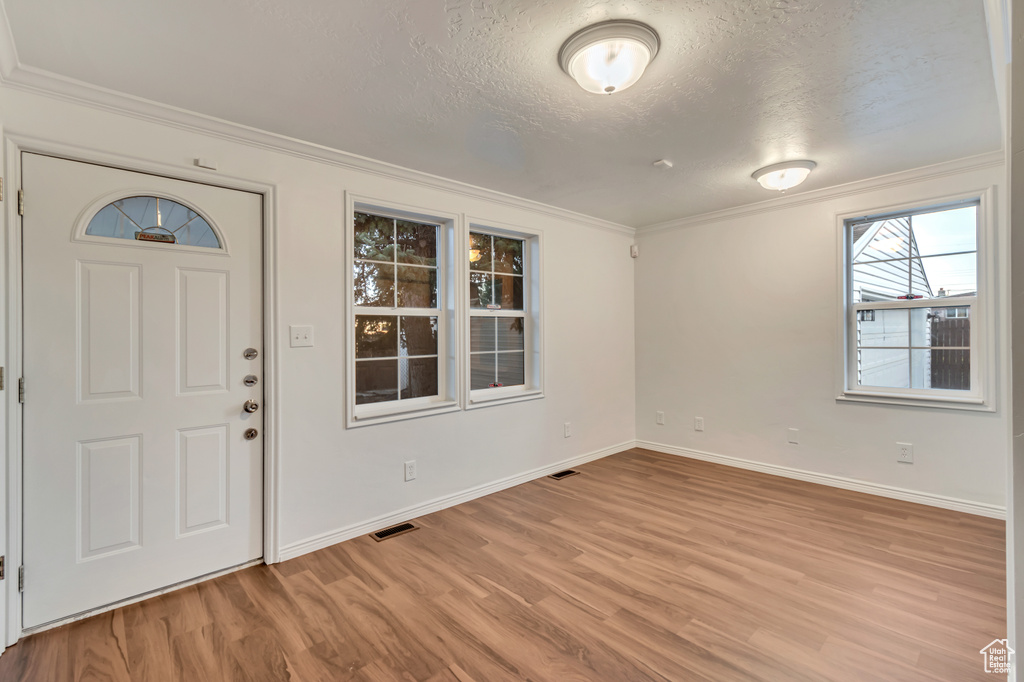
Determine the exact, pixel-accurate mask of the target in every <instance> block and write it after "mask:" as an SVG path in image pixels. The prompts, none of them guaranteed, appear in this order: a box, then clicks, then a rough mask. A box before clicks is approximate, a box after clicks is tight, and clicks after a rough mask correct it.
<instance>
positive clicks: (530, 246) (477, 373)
mask: <svg viewBox="0 0 1024 682" xmlns="http://www.w3.org/2000/svg"><path fill="white" fill-rule="evenodd" d="M539 253H540V247H539V235H537V234H530V233H525V232H519V231H507V230H503V229H496V228H492V227H484V226H480V225H471V226H470V232H469V253H468V258H467V260H468V262H469V268H468V273H467V280H468V291H469V297H468V300H469V316H468V317H469V358H468V360H469V362H468V365H469V367H468V369H469V372H468V375H469V403H470V405H469V406H470V407H473V406H474V405H477V406H479V405H481V404H494V403H495V402H496V401H502V400H518V399H523V398H526V397H539V394H540V390H541V385H540V384H541V379H540V376H541V371H540V370H541V367H540V340H539V338H540V337H539V334H540V317H539V311H538V307H539V300H540V297H539V270H540V268H539Z"/></svg>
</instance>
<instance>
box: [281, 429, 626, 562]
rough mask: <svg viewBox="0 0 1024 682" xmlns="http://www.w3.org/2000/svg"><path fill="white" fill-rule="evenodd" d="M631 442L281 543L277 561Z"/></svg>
mask: <svg viewBox="0 0 1024 682" xmlns="http://www.w3.org/2000/svg"><path fill="white" fill-rule="evenodd" d="M634 444H635V442H634V441H627V442H625V443H619V444H618V445H612V446H611V447H607V448H603V449H601V450H596V451H594V452H589V453H587V454H584V455H578V456H576V457H570V458H569V459H565V460H562V461H561V462H556V463H554V464H549V465H547V466H544V467H540V468H539V469H533V470H531V471H526V472H523V473H521V474H516V475H515V476H509V477H508V478H503V479H501V480H498V481H494V482H492V483H485V484H484V485H480V486H477V487H475V488H469V489H468V490H463V491H461V492H458V493H455V494H452V495H445V496H444V497H438V498H435V499H433V500H430V501H429V502H424V503H422V504H417V505H413V506H411V507H406V508H405V509H399V510H398V511H395V512H392V513H390V514H385V515H384V516H378V517H376V518H373V519H369V520H367V521H362V522H360V523H357V524H353V525H350V526H345V527H344V528H338V529H336V530H332V531H328V532H326V533H321V534H320V535H315V536H313V537H311V538H307V539H305V540H300V541H298V542H293V543H291V544H288V545H284V546H283V547H281V549H280V554H279V557H280V560H281V561H287V560H288V559H294V558H295V557H298V556H302V555H303V554H308V553H310V552H315V551H316V550H318V549H323V548H325V547H330V546H331V545H336V544H338V543H339V542H344V541H345V540H351V539H352V538H355V537H359V536H360V535H367V534H369V533H372V532H373V531H375V530H380V529H381V528H387V527H388V526H392V525H394V524H396V523H401V522H403V521H408V520H410V519H413V518H416V517H417V516H424V515H426V514H432V513H434V512H436V511H440V510H442V509H447V508H448V507H454V506H455V505H457V504H462V503H463V502H469V501H470V500H475V499H477V498H478V497H483V496H484V495H490V494H491V493H496V492H498V491H500V490H505V489H506V488H511V487H513V486H517V485H519V484H520V483H527V482H528V481H532V480H534V479H537V478H542V477H544V476H547V475H548V474H553V473H555V472H556V471H561V470H562V469H568V468H570V467H574V466H579V465H580V464H586V463H587V462H593V461H594V460H596V459H601V458H603V457H608V456H609V455H614V454H617V453H619V452H623V451H625V450H629V449H630V448H632V447H633V446H634Z"/></svg>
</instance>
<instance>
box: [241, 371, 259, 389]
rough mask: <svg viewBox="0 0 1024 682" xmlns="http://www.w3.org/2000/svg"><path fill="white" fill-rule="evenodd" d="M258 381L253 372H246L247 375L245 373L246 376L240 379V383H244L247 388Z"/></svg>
mask: <svg viewBox="0 0 1024 682" xmlns="http://www.w3.org/2000/svg"><path fill="white" fill-rule="evenodd" d="M258 382H259V379H257V378H256V375H255V374H248V375H246V377H245V378H244V379H242V383H243V384H245V385H246V386H248V387H249V388H252V387H253V386H255V385H256V384H257V383H258Z"/></svg>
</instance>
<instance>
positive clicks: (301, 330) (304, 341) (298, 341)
mask: <svg viewBox="0 0 1024 682" xmlns="http://www.w3.org/2000/svg"><path fill="white" fill-rule="evenodd" d="M288 332H289V335H290V337H291V346H292V348H304V347H306V346H312V345H313V326H312V325H295V324H293V325H291V326H290V327H288Z"/></svg>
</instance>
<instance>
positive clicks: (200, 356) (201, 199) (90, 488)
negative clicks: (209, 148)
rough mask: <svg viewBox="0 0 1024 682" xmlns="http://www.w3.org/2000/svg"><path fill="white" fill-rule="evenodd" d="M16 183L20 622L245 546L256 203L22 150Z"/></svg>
mask: <svg viewBox="0 0 1024 682" xmlns="http://www.w3.org/2000/svg"><path fill="white" fill-rule="evenodd" d="M22 186H23V188H24V190H25V216H24V218H23V223H22V227H23V230H22V232H23V243H24V252H23V267H24V280H23V284H24V371H23V374H24V378H25V405H24V562H23V563H24V565H25V593H24V603H23V625H24V627H26V628H31V627H35V626H38V625H41V624H45V623H48V622H51V621H54V620H58V619H61V618H65V617H67V616H71V615H74V614H78V613H81V612H83V611H88V610H91V609H95V608H97V607H101V606H104V605H106V604H111V603H113V602H116V601H120V600H122V599H127V598H130V597H134V596H136V595H140V594H145V593H147V592H150V591H153V590H157V589H160V588H162V587H166V586H168V585H173V584H175V583H178V582H181V581H184V580H188V579H191V578H196V577H199V576H202V575H205V574H207V573H211V572H214V571H217V570H221V569H224V568H229V567H231V566H235V565H238V564H241V563H245V562H246V561H249V560H252V559H257V558H259V557H260V556H262V554H263V547H262V506H263V505H262V479H263V468H262V466H263V465H262V461H263V446H262V443H263V438H262V431H263V409H262V407H263V390H262V385H263V384H262V381H263V371H262V370H263V358H262V352H263V344H262V338H263V323H262V301H263V295H262V291H263V288H262V270H261V267H262V266H261V263H262V253H261V234H262V228H261V225H262V218H261V214H262V198H261V197H260V196H259V195H256V194H251V193H248V192H241V191H235V190H228V189H223V188H220V187H212V186H209V185H202V184H197V183H191V182H184V181H181V180H171V179H168V178H164V177H159V176H155V175H147V174H144V173H134V172H130V171H124V170H118V169H114V168H108V167H105V166H98V165H93V164H89V163H81V162H77V161H68V160H64V159H58V158H53V157H48V156H42V155H38V154H28V153H26V154H23V155H22ZM140 232H141V237H138V236H136V235H137V233H140ZM247 349H252V350H251V351H248V352H246V351H247ZM254 354H255V357H252V356H253V355H254ZM246 401H252V403H250V404H249V407H250V409H251V408H252V407H253V406H254V405H255V406H256V411H255V412H252V413H249V412H246V411H245V410H244V409H243V406H244V404H245V403H246ZM253 430H254V431H253Z"/></svg>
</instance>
